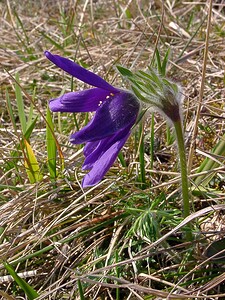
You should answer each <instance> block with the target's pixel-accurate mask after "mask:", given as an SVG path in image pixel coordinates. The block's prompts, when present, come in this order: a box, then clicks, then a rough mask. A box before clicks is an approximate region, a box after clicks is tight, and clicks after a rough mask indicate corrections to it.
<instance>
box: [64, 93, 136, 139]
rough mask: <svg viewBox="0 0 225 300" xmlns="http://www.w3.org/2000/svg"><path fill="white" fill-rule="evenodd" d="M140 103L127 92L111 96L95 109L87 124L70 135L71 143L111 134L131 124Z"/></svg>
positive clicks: (102, 137) (101, 137)
mask: <svg viewBox="0 0 225 300" xmlns="http://www.w3.org/2000/svg"><path fill="white" fill-rule="evenodd" d="M139 108H140V104H139V102H138V100H137V99H136V97H135V96H134V95H132V94H130V93H128V92H121V93H119V94H116V95H114V96H111V97H110V98H108V99H107V100H106V101H104V102H103V103H102V105H101V106H100V107H99V108H98V109H97V110H96V113H95V116H94V117H93V118H92V120H91V121H90V122H89V124H88V125H87V126H85V127H84V128H82V129H81V130H80V131H78V132H76V133H74V134H72V135H71V137H70V141H71V143H73V144H82V143H86V142H91V141H96V140H101V139H104V138H105V137H108V136H111V135H113V134H114V133H116V132H117V131H119V130H121V129H123V128H125V127H127V126H129V127H131V126H133V124H134V123H135V120H136V118H137V114H138V111H139Z"/></svg>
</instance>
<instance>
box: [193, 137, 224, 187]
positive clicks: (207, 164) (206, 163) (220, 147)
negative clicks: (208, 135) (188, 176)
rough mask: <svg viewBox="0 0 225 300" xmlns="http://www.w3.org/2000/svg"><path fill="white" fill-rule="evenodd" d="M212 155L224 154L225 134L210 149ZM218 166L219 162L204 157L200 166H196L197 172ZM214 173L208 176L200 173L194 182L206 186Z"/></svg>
mask: <svg viewBox="0 0 225 300" xmlns="http://www.w3.org/2000/svg"><path fill="white" fill-rule="evenodd" d="M212 155H216V156H225V135H223V137H222V138H221V140H220V141H219V142H218V143H217V145H216V147H215V148H214V149H213V151H212ZM217 167H219V163H218V162H216V161H215V160H213V159H211V158H209V157H206V158H205V159H204V160H203V162H202V163H201V165H200V167H199V168H198V171H197V173H200V172H203V171H210V170H213V169H215V168H217ZM213 176H214V173H211V175H210V176H205V175H201V176H198V177H197V178H196V179H195V184H196V185H199V184H201V185H202V186H206V185H207V184H208V183H209V182H210V180H211V179H212V178H213Z"/></svg>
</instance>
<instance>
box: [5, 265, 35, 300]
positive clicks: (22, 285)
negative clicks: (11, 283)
mask: <svg viewBox="0 0 225 300" xmlns="http://www.w3.org/2000/svg"><path fill="white" fill-rule="evenodd" d="M3 264H4V267H5V268H6V270H7V271H8V272H9V274H10V275H11V276H12V277H13V279H14V280H15V282H16V283H17V284H18V285H19V287H20V288H21V289H22V290H23V291H24V293H25V294H26V295H27V297H28V299H29V300H33V299H36V298H37V297H39V294H38V293H37V292H36V291H35V290H34V289H33V288H32V287H31V286H30V285H29V284H28V283H27V282H26V281H25V280H23V279H22V278H20V277H19V276H18V275H17V273H16V272H15V271H14V269H13V268H12V267H11V266H10V264H9V263H7V262H4V263H3Z"/></svg>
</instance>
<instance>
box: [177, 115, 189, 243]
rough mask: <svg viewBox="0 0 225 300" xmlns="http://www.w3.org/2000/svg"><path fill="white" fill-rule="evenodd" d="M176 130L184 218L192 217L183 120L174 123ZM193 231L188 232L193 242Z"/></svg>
mask: <svg viewBox="0 0 225 300" xmlns="http://www.w3.org/2000/svg"><path fill="white" fill-rule="evenodd" d="M174 128H175V131H176V137H177V144H178V152H179V158H180V171H181V185H182V198H183V216H184V218H186V217H188V216H189V215H190V204H189V198H190V197H189V185H188V175H187V160H186V152H185V146H184V136H183V129H182V123H181V120H179V121H176V122H174ZM191 239H192V235H191V231H188V232H187V240H191Z"/></svg>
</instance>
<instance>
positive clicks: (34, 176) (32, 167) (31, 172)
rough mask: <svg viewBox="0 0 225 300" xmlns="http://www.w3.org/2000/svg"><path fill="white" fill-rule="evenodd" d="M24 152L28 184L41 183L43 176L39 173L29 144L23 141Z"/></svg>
mask: <svg viewBox="0 0 225 300" xmlns="http://www.w3.org/2000/svg"><path fill="white" fill-rule="evenodd" d="M24 144H25V150H26V157H24V164H25V167H26V171H27V176H28V178H29V180H30V183H35V182H38V181H41V180H42V178H43V175H42V173H41V171H40V168H39V164H38V161H37V159H36V156H35V154H34V152H33V149H32V148H31V146H30V144H29V143H28V142H27V140H26V139H24Z"/></svg>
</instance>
